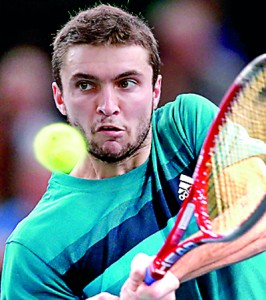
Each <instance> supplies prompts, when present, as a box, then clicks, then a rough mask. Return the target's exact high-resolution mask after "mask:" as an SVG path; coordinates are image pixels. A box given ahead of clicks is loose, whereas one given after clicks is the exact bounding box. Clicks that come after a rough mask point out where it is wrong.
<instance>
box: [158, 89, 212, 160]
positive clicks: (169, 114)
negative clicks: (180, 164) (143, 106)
mask: <svg viewBox="0 0 266 300" xmlns="http://www.w3.org/2000/svg"><path fill="white" fill-rule="evenodd" d="M217 112H218V107H217V106H216V105H215V104H214V103H212V102H211V101H209V100H208V99H207V98H205V97H203V96H200V95H197V94H181V95H178V96H177V97H176V99H175V100H174V101H172V102H169V103H167V104H165V105H164V106H162V107H160V108H158V109H157V110H156V111H155V113H154V118H153V129H154V136H156V135H158V136H159V140H160V141H162V143H164V144H165V140H166V141H171V140H172V141H173V144H175V145H179V147H182V145H183V146H185V147H186V148H187V149H188V151H189V152H191V153H193V155H197V154H198V153H199V150H200V148H201V146H202V143H203V140H204V139H205V137H206V134H207V132H208V129H209V127H210V125H211V123H212V121H213V119H214V118H215V116H216V114H217ZM166 143H168V142H166ZM175 151H177V150H175Z"/></svg>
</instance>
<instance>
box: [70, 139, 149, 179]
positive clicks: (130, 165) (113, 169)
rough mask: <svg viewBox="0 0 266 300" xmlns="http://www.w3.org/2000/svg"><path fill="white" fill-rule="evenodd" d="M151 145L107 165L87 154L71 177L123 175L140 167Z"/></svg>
mask: <svg viewBox="0 0 266 300" xmlns="http://www.w3.org/2000/svg"><path fill="white" fill-rule="evenodd" d="M150 149H151V145H150V144H149V145H147V146H144V147H142V148H141V149H139V151H137V152H136V153H134V155H132V156H130V157H128V158H126V159H124V160H123V161H120V162H116V163H107V162H104V161H102V160H99V159H97V158H95V157H94V156H92V155H91V154H88V156H87V157H86V158H85V160H83V161H81V162H80V163H79V164H77V165H76V167H75V168H74V169H73V170H72V172H71V174H70V175H71V176H74V177H79V178H84V179H104V178H111V177H115V176H120V175H123V174H125V173H127V172H129V171H131V170H133V169H135V168H137V167H139V166H140V165H142V164H143V163H144V162H145V161H146V160H147V159H148V157H149V155H150Z"/></svg>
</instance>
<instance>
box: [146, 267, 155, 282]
mask: <svg viewBox="0 0 266 300" xmlns="http://www.w3.org/2000/svg"><path fill="white" fill-rule="evenodd" d="M155 281H156V279H155V278H153V277H152V275H151V271H150V268H147V269H146V274H145V278H144V282H145V283H146V284H147V285H151V284H152V283H154V282H155Z"/></svg>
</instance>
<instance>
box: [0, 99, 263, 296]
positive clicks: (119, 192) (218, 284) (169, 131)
mask: <svg viewBox="0 0 266 300" xmlns="http://www.w3.org/2000/svg"><path fill="white" fill-rule="evenodd" d="M216 113H217V108H216V107H215V106H214V105H213V104H211V103H210V102H208V101H207V100H206V99H204V98H203V97H200V96H196V95H193V94H188V95H181V96H179V97H177V99H176V100H175V101H174V102H171V103H168V104H167V105H165V106H164V107H162V108H159V109H157V110H156V111H155V113H154V115H153V120H152V126H153V141H152V150H151V154H150V157H149V159H148V160H147V161H146V162H145V163H144V164H143V165H141V166H139V167H138V168H136V169H134V170H132V171H130V172H128V173H126V174H124V175H121V176H117V177H113V178H107V179H102V180H85V179H80V178H75V177H72V176H69V175H66V174H60V173H53V174H52V176H51V179H50V181H49V185H48V188H47V191H46V193H45V194H44V196H43V197H42V199H41V200H40V202H39V203H38V205H37V206H36V208H35V209H34V210H33V211H32V212H31V213H30V215H29V216H28V217H27V218H26V219H24V220H23V221H22V222H21V223H20V224H19V225H18V226H17V228H16V229H15V231H14V232H13V233H12V235H11V236H10V237H9V239H8V241H7V245H6V252H5V258H4V267H3V273H2V291H1V299H2V300H13V299H16V300H19V299H27V300H31V299H50V300H51V299H85V298H87V297H91V296H93V295H96V294H98V293H100V292H103V291H107V292H110V293H112V294H116V295H119V292H120V289H121V286H122V285H123V283H124V281H125V280H126V278H127V277H128V274H129V271H130V263H131V260H132V258H133V257H134V256H135V255H136V254H137V253H139V252H144V253H147V254H149V255H154V254H156V252H157V251H158V250H159V248H160V247H161V245H162V244H163V242H164V241H165V239H166V237H167V234H168V233H169V231H170V229H171V227H172V226H173V224H174V221H175V217H176V214H177V213H178V210H179V208H180V205H181V203H182V201H183V199H184V195H185V193H186V192H187V191H186V190H184V189H181V188H180V183H181V181H182V180H184V178H185V179H187V178H189V177H192V174H193V170H194V167H195V164H196V160H197V157H198V154H199V151H200V149H201V146H202V143H203V140H204V138H205V136H206V132H207V130H208V128H209V126H210V123H211V121H212V119H213V117H214V116H215V114H216ZM195 230H196V226H195V223H191V225H190V227H189V230H188V232H187V233H186V235H187V236H188V235H189V234H191V233H192V232H195ZM265 263H266V258H265V255H264V254H262V255H258V256H256V257H254V258H252V259H250V260H246V261H244V262H241V263H238V264H235V265H233V266H230V267H227V268H223V269H220V270H218V271H214V272H211V273H209V274H207V275H205V276H202V277H200V278H197V279H196V280H190V281H188V282H186V283H183V284H182V285H181V287H180V288H179V289H178V290H177V299H179V300H183V299H185V300H187V299H193V300H200V299H204V300H207V299H210V300H218V299H219V300H224V299H230V300H231V299H232V300H244V299H252V300H262V299H263V296H265V293H263V292H265V279H264V277H265V276H264V268H265V267H263V266H265Z"/></svg>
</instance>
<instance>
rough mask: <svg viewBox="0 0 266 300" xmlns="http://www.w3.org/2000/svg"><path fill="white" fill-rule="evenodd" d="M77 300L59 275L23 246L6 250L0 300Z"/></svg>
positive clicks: (19, 245)
mask: <svg viewBox="0 0 266 300" xmlns="http://www.w3.org/2000/svg"><path fill="white" fill-rule="evenodd" d="M13 299H16V300H22V299H27V300H35V299H39V300H43V299H49V300H53V299H79V298H78V297H76V296H75V295H73V293H72V292H71V290H70V289H69V288H68V286H67V285H66V283H65V282H64V281H63V280H62V278H61V276H60V274H58V273H57V272H56V270H53V269H52V268H51V267H50V266H49V265H48V264H46V263H45V262H43V261H42V260H41V259H40V258H39V257H38V256H37V255H35V254H34V253H33V252H32V251H30V250H29V249H27V248H26V247H24V246H23V245H21V244H19V243H16V242H11V243H8V244H7V246H6V251H5V256H4V265H3V272H2V279H1V300H13Z"/></svg>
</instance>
